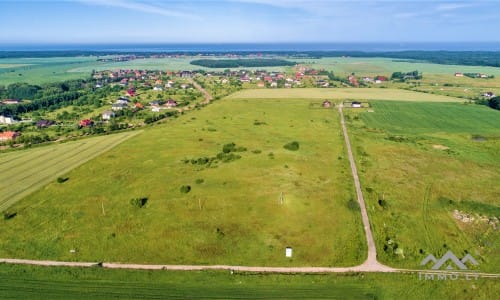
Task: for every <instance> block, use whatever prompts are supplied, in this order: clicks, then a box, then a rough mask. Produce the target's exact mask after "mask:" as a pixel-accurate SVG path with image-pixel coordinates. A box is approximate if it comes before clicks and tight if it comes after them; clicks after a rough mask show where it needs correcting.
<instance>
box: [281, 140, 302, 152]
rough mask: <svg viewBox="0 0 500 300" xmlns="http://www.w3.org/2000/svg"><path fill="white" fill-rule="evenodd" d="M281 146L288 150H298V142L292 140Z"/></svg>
mask: <svg viewBox="0 0 500 300" xmlns="http://www.w3.org/2000/svg"><path fill="white" fill-rule="evenodd" d="M283 148H285V149H287V150H290V151H297V150H299V142H297V141H293V142H291V143H288V144H286V145H284V146H283Z"/></svg>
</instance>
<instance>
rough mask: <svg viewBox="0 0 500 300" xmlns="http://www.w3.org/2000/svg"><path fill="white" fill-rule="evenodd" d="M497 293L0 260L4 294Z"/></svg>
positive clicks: (492, 283) (387, 277) (491, 282)
mask: <svg viewBox="0 0 500 300" xmlns="http://www.w3.org/2000/svg"><path fill="white" fill-rule="evenodd" d="M498 292H499V285H498V279H478V280H472V281H465V280H455V281H452V280H447V281H437V280H435V281H433V280H427V281H426V280H420V279H419V277H418V275H417V274H369V273H368V274H328V275H325V274H319V275H301V274H291V275H280V274H267V275H266V274H251V273H234V274H230V273H229V272H223V271H221V272H218V271H205V272H174V271H131V270H106V269H100V268H91V269H75V268H59V267H57V268H47V267H31V266H13V265H1V264H0V295H2V298H7V299H10V298H24V299H48V298H50V299H68V298H71V299H90V298H91V299H111V298H120V299H171V298H174V299H448V298H453V299H493V298H494V297H495V295H498Z"/></svg>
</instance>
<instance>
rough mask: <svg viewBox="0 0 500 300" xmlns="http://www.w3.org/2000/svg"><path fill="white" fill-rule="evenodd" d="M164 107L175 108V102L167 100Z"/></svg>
mask: <svg viewBox="0 0 500 300" xmlns="http://www.w3.org/2000/svg"><path fill="white" fill-rule="evenodd" d="M165 106H166V107H169V108H170V107H176V106H177V101H175V100H174V99H168V100H167V102H166V103H165Z"/></svg>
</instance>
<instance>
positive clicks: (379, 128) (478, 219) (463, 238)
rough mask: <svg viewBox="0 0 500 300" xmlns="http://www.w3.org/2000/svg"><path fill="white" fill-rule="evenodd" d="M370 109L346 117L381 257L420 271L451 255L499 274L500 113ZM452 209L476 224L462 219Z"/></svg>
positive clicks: (401, 105) (410, 105)
mask: <svg viewBox="0 0 500 300" xmlns="http://www.w3.org/2000/svg"><path fill="white" fill-rule="evenodd" d="M371 104H372V108H371V109H373V112H368V110H366V109H361V110H354V109H351V110H348V111H347V114H348V116H349V117H348V119H350V124H349V130H350V131H351V132H352V134H351V135H352V137H351V139H352V140H353V141H352V142H353V144H354V147H355V149H356V153H355V155H356V156H357V160H358V166H359V170H360V172H361V174H360V175H361V179H362V186H363V188H364V192H365V199H366V201H367V207H368V213H369V215H370V218H371V223H372V226H373V229H374V234H375V239H376V243H377V246H378V254H379V259H380V260H381V261H383V262H384V263H387V264H389V265H392V266H399V267H406V268H415V267H417V266H418V265H419V262H420V261H421V260H422V259H423V258H424V257H425V256H427V255H428V254H429V253H432V254H434V255H435V256H436V257H438V256H441V255H443V254H444V253H445V252H446V251H447V250H451V251H453V252H454V253H455V254H457V255H465V253H471V255H473V256H474V257H475V258H476V259H477V260H478V262H480V266H479V267H478V269H479V270H481V271H487V272H496V273H498V272H499V271H500V270H499V268H498V266H499V265H500V261H499V257H498V255H497V254H498V251H499V249H500V236H499V233H498V228H497V227H496V226H498V218H499V217H500V206H499V201H498V196H499V195H500V188H499V186H498V181H499V180H500V174H499V173H498V170H499V169H500V160H499V158H498V153H499V152H500V132H499V130H498V128H499V127H500V115H499V112H498V111H495V110H492V109H489V108H487V107H484V106H479V105H464V104H459V103H416V102H415V103H414V102H388V101H387V102H382V101H381V102H377V101H373V102H371ZM455 210H458V211H460V212H461V214H463V215H469V216H472V217H473V218H474V220H472V221H470V222H464V221H461V220H459V219H457V218H456V217H455V216H454V211H455ZM495 220H496V221H495ZM494 224H496V225H494ZM495 228H497V229H495ZM396 245H397V246H396ZM396 249H399V250H396Z"/></svg>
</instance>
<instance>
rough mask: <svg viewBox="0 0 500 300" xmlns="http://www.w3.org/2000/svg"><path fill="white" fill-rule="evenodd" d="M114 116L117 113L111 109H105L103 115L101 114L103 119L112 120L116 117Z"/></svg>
mask: <svg viewBox="0 0 500 300" xmlns="http://www.w3.org/2000/svg"><path fill="white" fill-rule="evenodd" d="M114 116H115V113H114V112H113V111H111V110H106V111H103V112H102V115H101V117H102V119H103V120H111V118H114Z"/></svg>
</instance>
